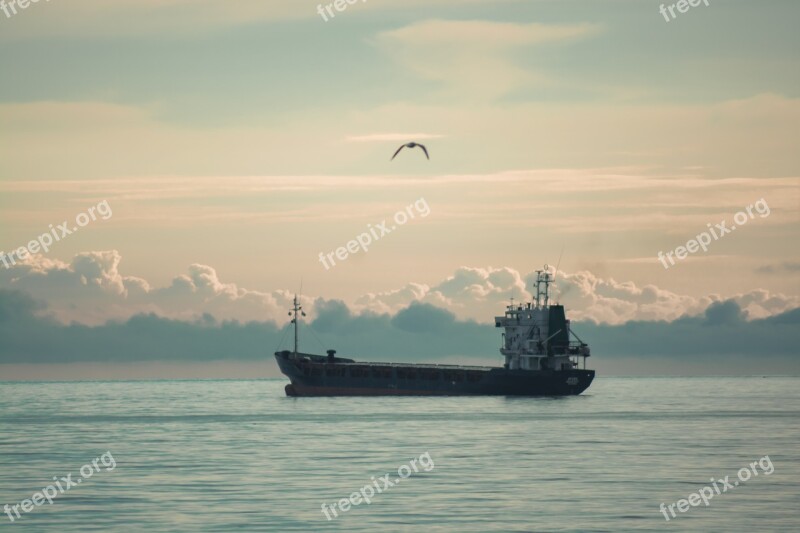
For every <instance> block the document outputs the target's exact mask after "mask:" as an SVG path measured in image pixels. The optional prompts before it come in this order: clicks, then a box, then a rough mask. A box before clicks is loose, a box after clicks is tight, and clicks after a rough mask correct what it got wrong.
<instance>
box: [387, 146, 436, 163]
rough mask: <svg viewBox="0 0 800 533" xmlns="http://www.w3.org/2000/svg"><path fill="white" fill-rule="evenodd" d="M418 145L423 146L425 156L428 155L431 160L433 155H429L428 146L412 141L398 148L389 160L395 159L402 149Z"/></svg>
mask: <svg viewBox="0 0 800 533" xmlns="http://www.w3.org/2000/svg"><path fill="white" fill-rule="evenodd" d="M417 147H420V148H422V151H423V152H425V157H427V158H428V160H430V158H431V157H430V156H429V155H428V149H427V148H425V147H424V146H423V145H421V144H419V143H414V142H411V143H408V144H404V145H403V146H401V147H400V148H398V149H397V151H396V152H395V153H394V155H393V156H392V159H390V160H389V161H394V158H395V157H397V154H399V153H400V150H402V149H403V148H417Z"/></svg>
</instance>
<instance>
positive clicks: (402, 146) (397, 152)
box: [389, 144, 406, 161]
mask: <svg viewBox="0 0 800 533" xmlns="http://www.w3.org/2000/svg"><path fill="white" fill-rule="evenodd" d="M405 147H406V145H405V144H403V145H401V146H400V148H398V149H397V151H396V152H395V153H394V155H393V156H392V158H391V159H390V160H389V161H393V160H394V158H395V157H397V154H399V153H400V150H402V149H403V148H405Z"/></svg>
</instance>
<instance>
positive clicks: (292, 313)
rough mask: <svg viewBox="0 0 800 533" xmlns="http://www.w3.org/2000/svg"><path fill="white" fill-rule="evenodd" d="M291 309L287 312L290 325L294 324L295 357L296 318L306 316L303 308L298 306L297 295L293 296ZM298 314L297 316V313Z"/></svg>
mask: <svg viewBox="0 0 800 533" xmlns="http://www.w3.org/2000/svg"><path fill="white" fill-rule="evenodd" d="M293 304H294V305H293V307H292V310H291V311H289V316H291V317H292V324H294V356H295V357H297V328H298V316H306V312H305V311H303V306H302V305H300V301H299V300H298V299H297V295H296V294H295V295H294V300H293ZM298 312H299V313H300V315H298V314H297V313H298Z"/></svg>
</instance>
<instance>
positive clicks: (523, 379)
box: [275, 351, 594, 396]
mask: <svg viewBox="0 0 800 533" xmlns="http://www.w3.org/2000/svg"><path fill="white" fill-rule="evenodd" d="M275 358H276V360H277V361H278V366H279V367H280V369H281V372H283V373H284V374H285V375H286V376H287V377H288V378H289V379H290V380H291V384H290V385H287V386H286V394H287V395H288V396H437V395H438V396H462V395H463V396H467V395H486V396H488V395H497V396H569V395H575V394H580V393H582V392H583V391H585V390H586V389H587V388H588V387H589V385H591V383H592V380H593V379H594V370H579V369H567V370H519V369H515V370H509V369H506V368H493V367H480V366H459V365H426V364H397V363H357V362H355V361H353V360H351V359H344V358H341V357H332V356H328V357H325V356H320V355H312V354H304V353H298V354H296V355H295V353H294V352H290V351H282V352H276V353H275Z"/></svg>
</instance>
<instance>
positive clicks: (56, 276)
mask: <svg viewBox="0 0 800 533" xmlns="http://www.w3.org/2000/svg"><path fill="white" fill-rule="evenodd" d="M121 263H122V256H121V255H120V253H119V252H117V251H113V250H112V251H102V252H84V253H80V254H77V255H76V256H75V257H74V258H73V259H72V261H71V262H70V263H64V262H61V261H57V260H52V259H47V258H46V257H44V256H42V255H34V256H32V257H29V258H27V259H26V260H25V261H24V262H22V263H19V264H17V265H15V266H14V267H12V268H10V269H5V268H0V288H6V289H12V290H19V291H24V292H25V293H27V294H30V295H31V296H32V297H33V298H34V299H37V300H41V301H45V302H47V306H48V307H47V309H48V311H47V312H48V313H49V315H50V316H51V317H52V318H54V319H56V320H58V321H60V322H62V323H70V322H79V323H82V324H93V325H98V324H102V323H104V322H105V321H107V320H109V319H115V320H127V319H129V318H130V317H132V316H134V315H136V314H141V313H145V314H151V313H152V314H155V315H157V316H161V317H165V318H169V319H175V320H197V319H200V318H201V317H203V316H204V315H209V316H213V317H214V318H215V319H217V320H228V321H230V320H236V321H240V322H249V321H251V320H274V321H277V322H278V323H283V321H285V317H286V312H287V310H288V309H289V308H290V307H291V302H292V298H293V293H292V292H291V291H289V290H286V289H282V288H274V289H273V290H271V291H269V292H264V291H258V290H252V289H247V288H244V287H240V286H238V285H237V284H235V283H231V282H226V281H223V280H221V279H220V278H219V275H218V274H217V271H216V269H215V268H214V267H212V266H209V265H201V264H193V265H190V266H189V267H188V268H187V271H186V273H182V274H179V275H177V276H175V277H174V278H173V279H172V281H171V282H170V283H169V285H167V286H164V287H154V286H152V285H151V284H150V283H149V282H148V281H147V280H145V279H142V278H138V277H135V276H128V275H125V274H124V273H123V272H122V271H121V268H120V267H121ZM534 279H535V274H534V273H529V274H522V273H520V272H518V271H517V270H514V269H513V268H510V267H484V268H477V267H460V268H458V269H456V271H455V272H454V273H453V274H452V275H450V276H448V277H446V278H445V279H443V280H441V281H440V282H438V283H436V284H432V285H427V284H423V283H416V282H410V283H408V284H406V285H405V286H404V287H401V288H398V289H395V290H390V291H385V292H375V293H367V294H364V295H362V296H359V297H356V298H355V299H354V300H353V301H351V302H337V301H334V300H326V299H324V298H322V297H320V296H319V295H305V296H303V297H302V302H303V304H304V306H305V309H306V312H307V313H308V314H309V316H310V317H311V318H312V319H315V318H316V317H317V316H318V315H320V314H321V313H323V312H326V311H327V312H328V313H329V318H328V319H327V320H331V318H330V317H331V316H335V315H337V313H339V314H341V313H345V312H346V313H352V316H351V315H349V314H348V315H342V320H344V321H345V322H348V323H358V322H357V320H358V319H359V318H360V317H365V318H364V320H366V321H367V322H365V323H368V319H369V317H370V316H376V315H391V316H395V320H397V322H396V323H395V324H396V325H398V327H403V328H406V329H409V330H412V329H414V328H420V327H422V325H419V324H417V325H414V324H413V323H412V322H409V321H408V320H409V319H408V316H407V315H405V314H401V312H402V311H403V310H404V309H407V308H408V309H414V310H415V313H419V312H420V311H419V310H418V309H417V308H416V307H414V305H416V304H427V305H430V306H433V307H434V308H437V309H442V310H445V311H444V312H446V313H447V314H448V315H447V316H450V315H452V317H453V318H454V319H458V320H474V321H477V322H479V323H490V322H492V317H494V316H495V315H497V314H499V313H501V312H502V311H503V309H505V306H506V305H508V302H509V298H511V297H513V298H515V300H516V301H517V302H526V301H531V300H532V298H533V295H532V294H531V292H530V291H529V290H528V288H529V287H532V286H533V282H534ZM551 296H552V298H553V299H554V300H557V301H559V302H560V303H562V304H564V305H565V306H566V307H567V309H568V311H569V314H570V316H571V317H572V318H573V319H574V320H577V321H591V322H597V323H604V324H624V323H626V322H630V321H675V320H678V319H680V318H681V317H684V316H700V315H702V314H703V313H704V312H707V310H708V309H711V308H713V306H714V305H715V304H718V303H719V302H722V301H726V300H729V301H731V302H735V304H736V305H737V306H738V307H739V308H740V309H741V310H742V313H743V316H744V317H745V318H746V319H748V320H752V319H758V318H766V317H770V316H775V315H778V314H782V313H784V312H786V311H788V310H790V309H794V308H796V307H798V306H800V298H798V297H796V296H786V295H783V294H780V293H773V292H770V291H768V290H766V289H755V290H751V291H749V292H747V293H742V294H735V295H729V296H724V297H723V296H721V295H718V294H708V295H703V296H690V295H683V294H678V293H675V292H672V291H668V290H665V289H661V288H659V287H657V286H655V285H652V284H648V285H644V286H639V285H637V284H636V283H633V282H631V281H623V282H620V281H616V280H614V279H613V278H603V277H600V276H597V275H595V274H593V273H591V272H589V271H578V272H574V273H568V272H559V273H558V276H557V283H556V285H555V287H554V289H553V290H552V294H551ZM426 309H427V308H426ZM334 311H336V312H334ZM413 316H420V315H419V314H415V315H413ZM716 317H717V315H716V314H712V319H716ZM425 320H429V321H430V322H431V323H432V324H436V325H443V324H444V322H445V321H446V320H445V316H444V315H430V316H427V318H426V319H425ZM323 324H324V322H323ZM326 327H327V328H328V329H331V328H332V327H333V326H326Z"/></svg>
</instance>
